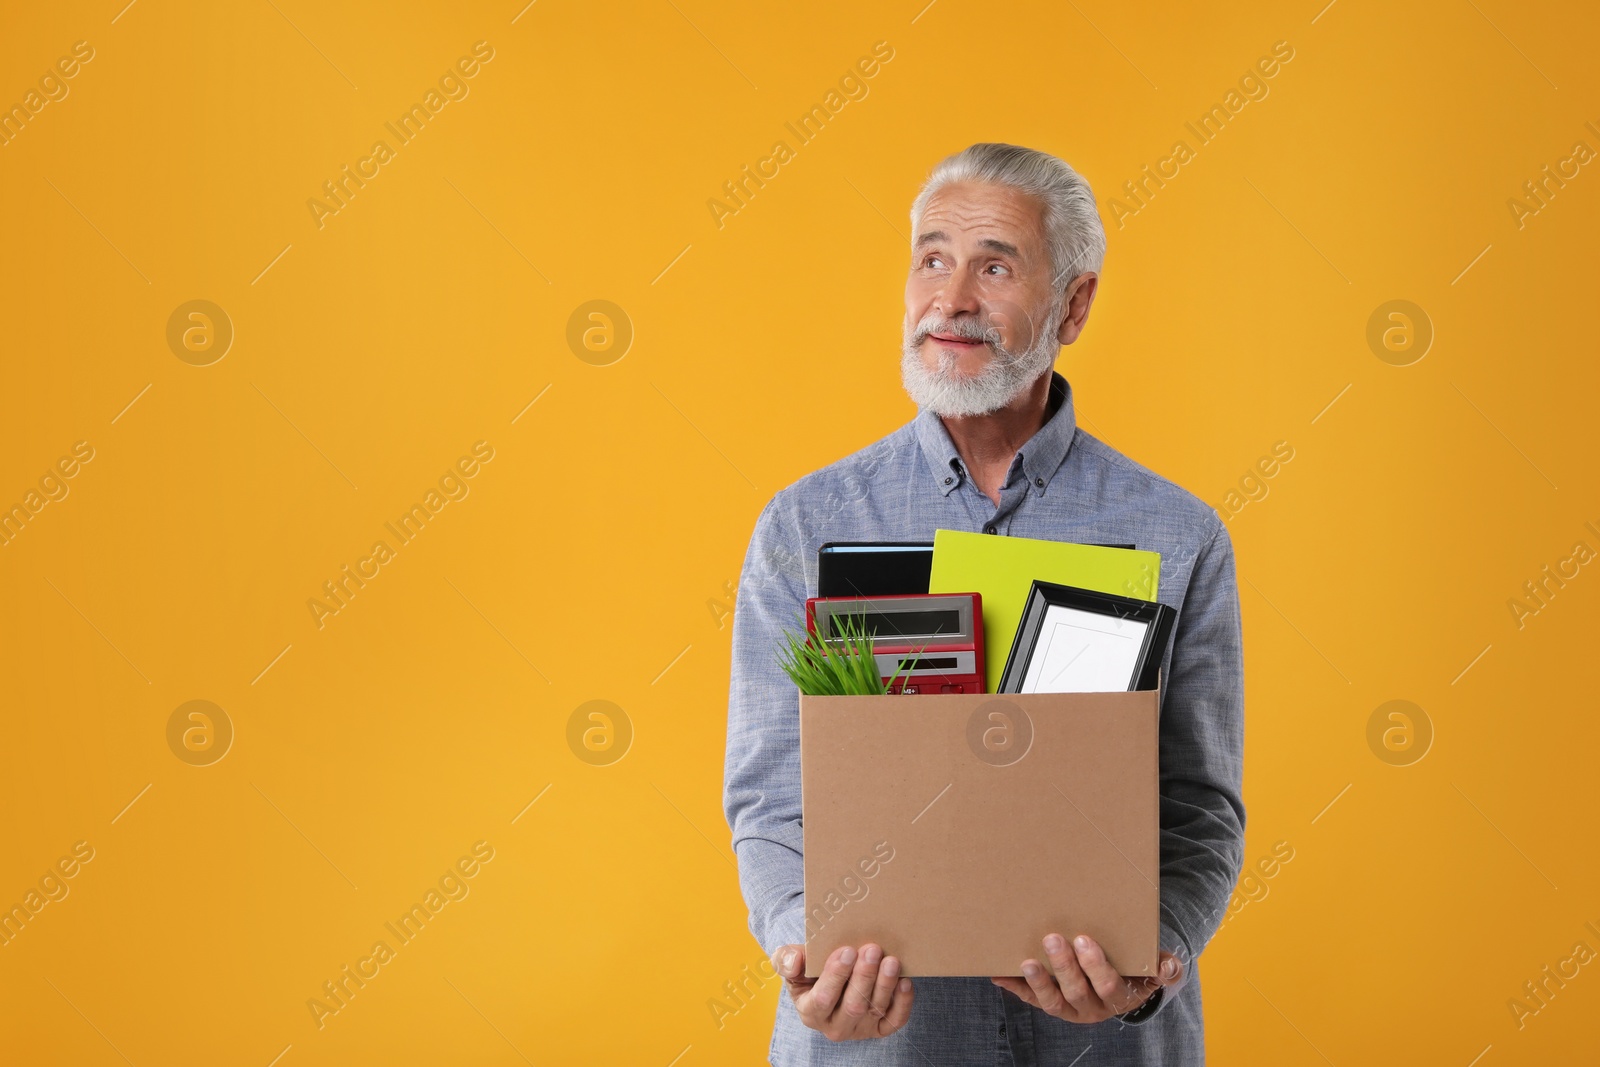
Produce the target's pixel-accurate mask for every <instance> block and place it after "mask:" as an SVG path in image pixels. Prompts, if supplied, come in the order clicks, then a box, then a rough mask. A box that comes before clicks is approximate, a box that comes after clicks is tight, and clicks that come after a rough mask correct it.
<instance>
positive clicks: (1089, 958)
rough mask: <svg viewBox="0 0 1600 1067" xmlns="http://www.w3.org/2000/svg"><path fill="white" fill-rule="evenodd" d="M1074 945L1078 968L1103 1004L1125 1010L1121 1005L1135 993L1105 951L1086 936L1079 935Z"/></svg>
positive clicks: (1114, 1008) (1114, 1009)
mask: <svg viewBox="0 0 1600 1067" xmlns="http://www.w3.org/2000/svg"><path fill="white" fill-rule="evenodd" d="M1072 944H1073V947H1074V948H1075V949H1076V950H1077V953H1076V957H1077V961H1078V966H1079V967H1081V968H1082V969H1083V973H1084V975H1085V976H1086V977H1087V978H1088V979H1089V983H1090V984H1091V985H1093V986H1094V991H1095V993H1096V994H1098V995H1099V997H1100V1001H1101V1003H1103V1004H1104V1005H1105V1006H1106V1007H1108V1008H1110V1009H1111V1010H1112V1011H1123V1010H1125V1009H1124V1008H1122V1007H1121V1005H1123V1004H1126V1003H1127V1002H1128V1001H1129V1000H1130V999H1132V998H1133V997H1134V996H1135V993H1134V991H1133V990H1132V989H1130V988H1129V986H1128V983H1127V982H1126V981H1125V980H1124V979H1123V977H1122V975H1120V974H1118V973H1117V972H1116V969H1115V968H1113V967H1112V966H1111V962H1110V961H1109V960H1107V959H1106V954H1105V951H1104V950H1102V949H1101V948H1100V945H1099V944H1098V943H1097V942H1096V941H1095V939H1094V938H1092V937H1089V936H1088V935H1086V934H1079V935H1078V936H1077V937H1075V938H1073V941H1072Z"/></svg>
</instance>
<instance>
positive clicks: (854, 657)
mask: <svg viewBox="0 0 1600 1067" xmlns="http://www.w3.org/2000/svg"><path fill="white" fill-rule="evenodd" d="M855 619H856V616H854V615H848V614H841V615H835V616H833V626H834V627H835V628H836V629H837V630H838V632H839V635H838V636H837V637H833V638H830V639H826V640H825V639H824V638H823V637H822V636H821V635H820V634H813V633H811V632H810V631H806V635H807V636H806V637H804V638H802V637H798V636H796V635H795V634H793V633H791V632H789V631H787V630H785V631H784V633H783V638H784V642H785V647H784V648H782V649H780V650H779V652H778V664H779V666H781V667H782V668H783V670H784V673H785V674H787V675H788V676H789V677H790V679H791V680H792V681H793V682H794V684H795V685H797V686H799V687H800V692H802V693H805V694H807V695H809V696H854V695H862V696H883V695H884V694H886V693H888V692H889V687H890V685H892V684H893V683H894V681H895V679H896V678H898V677H899V676H900V671H901V669H902V668H904V667H905V661H904V660H901V661H900V662H899V664H898V665H897V666H896V667H895V669H894V673H893V674H891V675H890V676H889V680H888V681H887V682H885V681H884V680H883V676H882V675H880V674H879V673H878V661H877V659H876V658H875V657H874V655H873V651H872V635H871V634H870V633H868V632H867V631H866V626H865V623H861V624H857V623H856V622H855Z"/></svg>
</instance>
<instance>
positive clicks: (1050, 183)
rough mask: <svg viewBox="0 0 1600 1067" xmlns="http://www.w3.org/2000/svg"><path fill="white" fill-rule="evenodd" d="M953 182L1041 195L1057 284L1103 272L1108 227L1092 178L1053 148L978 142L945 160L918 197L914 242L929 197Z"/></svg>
mask: <svg viewBox="0 0 1600 1067" xmlns="http://www.w3.org/2000/svg"><path fill="white" fill-rule="evenodd" d="M951 182H995V183H998V184H1000V185H1008V186H1010V187H1012V188H1013V189H1018V190H1021V191H1022V192H1024V193H1028V194H1030V195H1032V196H1034V197H1036V198H1037V199H1038V200H1039V202H1040V203H1041V204H1042V205H1043V207H1044V237H1045V244H1046V246H1047V247H1048V249H1049V252H1050V268H1051V274H1052V280H1051V283H1052V285H1053V286H1061V285H1064V284H1065V283H1066V282H1068V281H1070V280H1071V279H1073V278H1075V277H1077V276H1078V275H1079V274H1081V273H1083V272H1084V271H1091V270H1092V271H1096V272H1098V271H1099V270H1100V266H1101V264H1103V263H1104V262H1105V257H1106V231H1105V227H1104V226H1103V225H1101V223H1100V213H1099V212H1098V211H1097V210H1096V209H1095V204H1094V193H1093V192H1092V191H1091V190H1090V188H1089V183H1088V182H1087V181H1085V180H1084V179H1083V177H1082V176H1081V175H1079V174H1078V172H1077V171H1075V170H1073V169H1072V168H1071V167H1069V166H1067V164H1066V163H1064V162H1063V161H1062V160H1060V159H1057V158H1056V157H1055V156H1052V155H1050V154H1049V153H1048V152H1040V151H1037V150H1035V149H1032V148H1023V147H1021V146H1019V145H1012V144H994V143H988V144H975V145H972V146H971V147H969V148H964V149H962V150H961V151H960V152H957V153H956V154H955V155H953V156H949V157H947V158H945V159H944V160H941V161H940V163H939V165H938V166H936V167H934V168H933V173H932V174H930V175H929V176H928V180H927V181H925V182H924V183H923V184H922V190H921V191H920V192H919V193H917V198H916V200H914V201H912V204H911V228H912V238H911V239H912V240H913V241H915V240H916V233H917V231H918V230H919V229H920V228H921V225H922V213H923V212H924V211H925V210H927V207H928V201H929V199H931V198H932V196H933V194H934V193H936V192H938V191H939V189H940V188H942V187H943V186H945V185H948V184H950V183H951Z"/></svg>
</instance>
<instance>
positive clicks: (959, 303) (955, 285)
mask: <svg viewBox="0 0 1600 1067" xmlns="http://www.w3.org/2000/svg"><path fill="white" fill-rule="evenodd" d="M937 302H938V307H939V311H940V313H941V314H943V315H944V317H945V318H947V319H953V318H955V317H956V316H957V315H959V314H963V313H965V314H969V315H976V314H977V313H978V310H979V303H978V287H977V285H976V284H975V283H974V282H973V281H972V280H971V279H970V278H968V277H967V275H966V273H965V272H962V271H957V272H955V273H954V274H952V275H951V276H950V280H949V281H947V282H945V284H944V287H943V288H942V289H940V290H939V296H938V301H937Z"/></svg>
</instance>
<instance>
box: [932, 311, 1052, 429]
mask: <svg viewBox="0 0 1600 1067" xmlns="http://www.w3.org/2000/svg"><path fill="white" fill-rule="evenodd" d="M1065 297H1066V293H1065V292H1063V293H1061V294H1060V295H1059V296H1057V297H1056V298H1055V299H1054V300H1053V301H1051V303H1050V305H1049V307H1048V309H1047V314H1046V316H1045V322H1044V326H1045V327H1047V328H1046V329H1041V330H1039V331H1038V334H1037V336H1036V337H1035V338H1034V342H1033V346H1032V347H1031V348H1029V349H1027V350H1026V351H1025V352H1022V353H1020V354H1019V353H1013V352H1011V351H1009V350H1008V349H1006V348H1005V347H1004V346H1002V345H1001V344H1000V343H999V342H998V341H997V340H994V339H993V337H992V336H987V335H986V333H985V330H984V328H983V327H982V326H980V325H979V324H978V323H977V322H976V321H974V320H972V319H956V320H954V321H947V320H945V319H943V318H942V317H941V316H940V315H939V314H938V313H937V312H934V313H931V314H930V315H928V316H927V317H926V318H924V319H923V320H922V321H921V322H920V323H918V324H917V325H916V326H915V327H913V326H910V325H909V324H908V325H906V326H905V327H904V329H903V331H902V333H903V339H902V346H901V357H900V380H901V383H902V384H903V385H904V386H905V390H906V392H907V393H908V394H910V396H911V399H912V400H913V401H914V402H915V403H916V405H917V406H918V407H920V408H931V409H933V411H934V413H935V414H938V415H944V416H947V417H956V416H968V415H987V414H989V413H990V412H993V411H998V410H999V409H1000V408H1003V407H1005V406H1006V405H1007V404H1009V403H1011V402H1012V401H1013V400H1015V399H1016V398H1017V397H1018V396H1019V395H1021V393H1022V392H1023V390H1025V389H1027V388H1028V386H1029V385H1031V384H1032V383H1033V382H1034V381H1035V380H1036V379H1037V378H1038V377H1039V375H1041V374H1043V373H1044V372H1045V371H1047V370H1049V369H1050V368H1051V367H1052V366H1054V365H1055V361H1056V357H1057V356H1058V355H1060V354H1061V342H1060V341H1059V340H1057V339H1056V329H1057V328H1058V327H1059V326H1060V322H1061V312H1062V309H1063V307H1064V306H1065ZM930 333H943V334H949V335H951V336H954V337H961V338H964V339H968V340H975V341H983V340H988V342H989V349H990V351H991V352H993V353H994V354H993V356H992V357H991V358H990V360H989V362H988V363H987V364H986V365H985V366H984V368H983V370H981V371H979V372H978V373H977V374H976V375H973V376H970V377H968V376H966V375H963V374H960V373H958V372H957V371H956V369H955V365H956V360H957V359H958V358H959V355H958V353H956V352H952V351H951V350H950V349H947V348H940V349H939V350H938V354H939V365H938V367H937V369H935V370H931V371H930V370H929V369H928V368H927V367H926V365H924V363H923V361H922V353H921V351H920V346H921V344H922V343H923V341H924V340H926V338H927V336H928V334H930ZM936 343H937V342H936Z"/></svg>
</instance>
